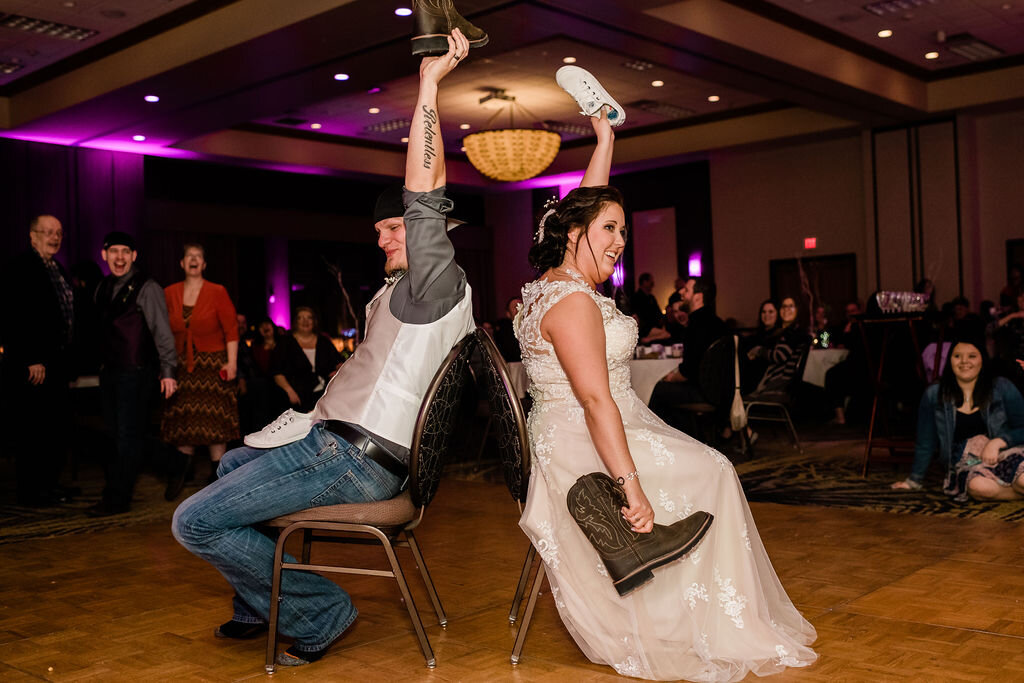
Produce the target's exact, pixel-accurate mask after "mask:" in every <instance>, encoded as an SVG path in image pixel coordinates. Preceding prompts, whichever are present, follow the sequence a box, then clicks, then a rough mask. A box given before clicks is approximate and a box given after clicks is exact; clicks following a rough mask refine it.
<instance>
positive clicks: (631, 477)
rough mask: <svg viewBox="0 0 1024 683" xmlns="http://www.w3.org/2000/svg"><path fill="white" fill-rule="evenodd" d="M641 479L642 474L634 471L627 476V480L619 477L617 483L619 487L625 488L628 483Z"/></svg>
mask: <svg viewBox="0 0 1024 683" xmlns="http://www.w3.org/2000/svg"><path fill="white" fill-rule="evenodd" d="M639 478H640V473H639V472H637V471H636V470H633V471H632V472H630V473H629V474H627V475H626V477H625V479H623V478H622V477H619V478H618V479H616V480H615V481H617V482H619V486H624V485H625V484H626V482H627V481H633V480H634V479H639Z"/></svg>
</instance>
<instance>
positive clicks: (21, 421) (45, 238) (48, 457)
mask: <svg viewBox="0 0 1024 683" xmlns="http://www.w3.org/2000/svg"><path fill="white" fill-rule="evenodd" d="M63 239H64V231H63V229H62V227H61V224H60V221H59V220H57V219H56V218H54V217H53V216H48V215H43V216H37V217H36V218H34V219H33V220H32V222H31V223H30V225H29V241H30V244H31V248H30V249H29V250H28V251H26V252H24V253H22V254H20V255H19V256H17V257H15V258H14V259H13V260H11V261H10V262H9V263H8V264H7V267H6V268H5V269H4V274H3V279H4V284H5V285H6V286H5V287H4V288H3V291H4V297H5V305H4V308H5V313H4V315H3V316H2V319H3V347H4V362H3V371H2V373H0V386H2V388H3V391H2V395H3V399H2V400H3V408H2V413H3V415H4V419H5V421H6V422H7V426H6V437H5V439H4V443H5V445H6V446H7V448H9V449H10V451H9V452H11V453H13V454H14V456H15V460H16V465H17V496H18V503H19V504H21V505H29V506H33V507H41V506H47V505H54V504H58V503H64V502H67V501H68V500H69V495H68V494H69V492H68V490H67V489H63V488H61V487H60V486H58V478H59V475H60V470H61V466H62V465H63V462H64V455H65V452H66V449H67V445H68V439H67V438H66V434H67V431H68V430H67V427H68V426H69V425H70V418H69V411H68V399H69V390H68V382H69V380H70V378H71V368H70V357H71V354H70V353H69V351H70V347H71V339H72V333H73V327H72V326H73V317H74V300H73V294H72V290H71V278H70V277H69V275H68V273H67V271H65V270H64V267H63V266H62V265H61V264H60V263H58V262H57V260H56V259H55V258H54V257H55V256H56V255H57V252H58V251H60V247H61V243H62V242H63Z"/></svg>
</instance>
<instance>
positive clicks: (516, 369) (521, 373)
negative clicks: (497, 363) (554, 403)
mask: <svg viewBox="0 0 1024 683" xmlns="http://www.w3.org/2000/svg"><path fill="white" fill-rule="evenodd" d="M678 366H679V359H678V358H642V359H634V360H631V361H629V375H630V379H631V380H632V384H633V391H635V392H636V395H637V396H638V397H640V400H641V401H643V402H644V403H648V402H650V400H651V393H652V392H653V391H654V385H655V384H657V383H658V380H660V379H661V378H662V377H664V376H665V375H667V374H668V373H669V372H670V371H672V370H674V369H675V368H677V367H678ZM508 370H509V379H511V380H512V386H513V388H515V390H516V393H517V394H519V398H523V397H524V396H526V390H527V389H529V388H530V378H529V376H528V375H527V374H526V368H524V367H523V364H522V363H509V364H508Z"/></svg>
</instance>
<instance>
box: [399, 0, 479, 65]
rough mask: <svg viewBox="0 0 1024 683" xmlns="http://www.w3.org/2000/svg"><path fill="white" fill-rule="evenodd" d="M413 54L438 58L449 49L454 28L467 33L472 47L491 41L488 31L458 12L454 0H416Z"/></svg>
mask: <svg viewBox="0 0 1024 683" xmlns="http://www.w3.org/2000/svg"><path fill="white" fill-rule="evenodd" d="M412 18H413V22H414V26H415V30H414V33H413V35H412V56H413V57H436V56H437V55H443V54H444V53H446V52H448V38H447V37H446V36H449V35H451V32H452V31H453V30H454V29H459V30H460V31H462V34H463V35H464V36H466V40H468V41H469V46H470V47H483V46H484V45H486V44H487V33H486V32H484V31H483V30H482V29H479V28H477V27H476V26H474V25H473V24H471V23H469V21H467V20H466V18H465V17H463V16H462V15H461V14H459V13H458V11H457V10H456V9H455V6H454V5H453V4H452V0H413V3H412Z"/></svg>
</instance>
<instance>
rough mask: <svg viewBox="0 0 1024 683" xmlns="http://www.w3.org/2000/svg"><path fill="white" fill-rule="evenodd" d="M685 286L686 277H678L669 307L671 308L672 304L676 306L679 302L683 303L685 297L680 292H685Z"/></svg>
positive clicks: (669, 296)
mask: <svg viewBox="0 0 1024 683" xmlns="http://www.w3.org/2000/svg"><path fill="white" fill-rule="evenodd" d="M685 286H686V278H685V277H677V278H676V280H675V283H673V287H674V289H673V290H672V293H671V294H669V295H668V305H669V306H671V305H672V304H674V303H675V302H677V301H682V300H683V295H682V294H680V292H681V291H683V287H685Z"/></svg>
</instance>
